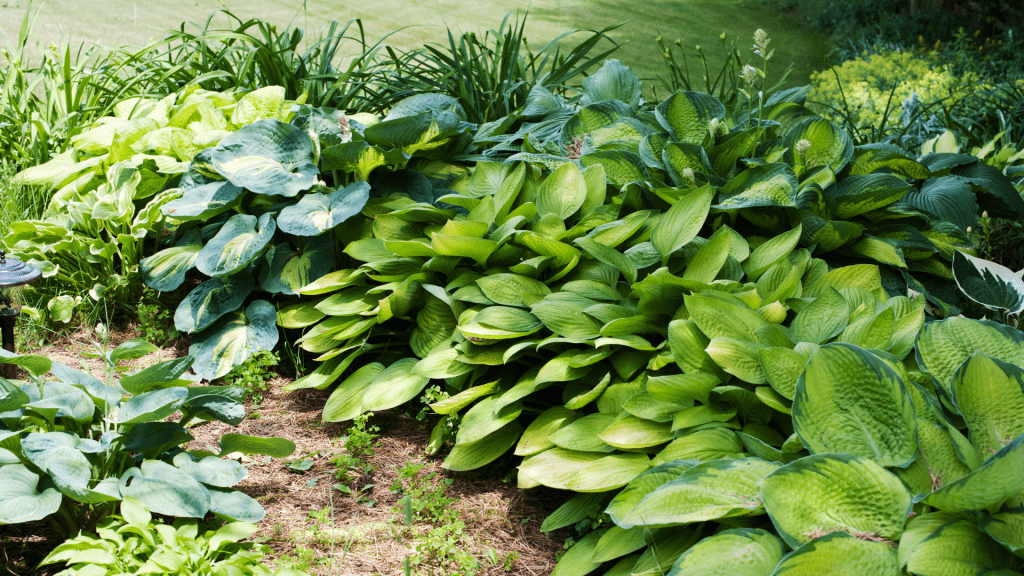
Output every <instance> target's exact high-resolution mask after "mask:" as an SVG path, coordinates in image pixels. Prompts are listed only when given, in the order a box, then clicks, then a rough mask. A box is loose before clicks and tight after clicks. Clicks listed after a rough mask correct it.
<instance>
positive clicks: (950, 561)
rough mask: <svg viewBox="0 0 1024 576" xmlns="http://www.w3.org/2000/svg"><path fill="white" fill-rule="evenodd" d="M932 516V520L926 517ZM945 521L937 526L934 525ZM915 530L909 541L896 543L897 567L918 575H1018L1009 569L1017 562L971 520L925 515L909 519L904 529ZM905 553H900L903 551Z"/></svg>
mask: <svg viewBox="0 0 1024 576" xmlns="http://www.w3.org/2000/svg"><path fill="white" fill-rule="evenodd" d="M930 516H936V517H937V518H936V519H935V520H932V519H931V518H929V517H930ZM943 520H945V522H944V523H941V524H940V525H939V526H937V527H935V526H933V524H937V523H939V522H941V521H943ZM911 530H914V531H915V532H916V531H919V532H920V534H919V535H918V534H914V535H913V536H914V537H913V538H912V539H906V538H905V539H904V540H908V541H906V542H904V541H901V542H900V552H899V555H900V564H903V565H905V566H906V569H907V570H908V571H909V572H910V573H911V574H915V575H919V576H975V575H977V574H999V575H1005V576H1012V575H1015V574H1019V573H1018V572H1015V571H1013V570H1011V569H1010V568H1011V567H1015V566H1017V565H1018V562H1017V559H1016V558H1015V557H1014V556H1013V554H1011V553H1010V552H1009V551H1008V550H1006V549H1005V548H1003V547H1002V546H1000V545H999V543H998V542H996V541H995V540H993V539H991V538H989V536H988V535H987V534H985V533H984V532H982V530H981V529H980V528H979V527H978V525H977V524H976V523H975V522H974V521H971V520H967V519H963V518H957V517H948V516H945V515H940V514H926V515H925V516H923V517H921V519H920V521H918V519H917V518H913V519H912V520H911V522H910V525H909V526H908V531H907V532H908V534H909V533H910V532H911ZM905 548H906V549H907V552H904V549H905Z"/></svg>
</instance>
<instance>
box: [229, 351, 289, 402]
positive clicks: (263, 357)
mask: <svg viewBox="0 0 1024 576" xmlns="http://www.w3.org/2000/svg"><path fill="white" fill-rule="evenodd" d="M280 361H281V357H280V356H278V354H277V352H267V351H265V350H263V351H260V352H257V353H255V354H253V355H252V356H250V357H249V359H248V360H246V361H245V362H244V363H242V365H241V366H238V367H236V368H235V369H234V370H232V371H231V372H230V373H228V375H227V376H225V377H224V382H225V384H228V385H229V386H244V387H245V390H246V392H245V399H246V400H252V403H253V404H254V405H255V406H256V407H259V406H260V405H261V404H263V395H264V394H266V393H267V392H268V391H269V390H270V380H271V379H272V378H273V377H274V374H275V373H274V370H273V368H274V367H275V366H277V364H278V363H279V362H280Z"/></svg>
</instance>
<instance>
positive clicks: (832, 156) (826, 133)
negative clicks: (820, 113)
mask: <svg viewBox="0 0 1024 576" xmlns="http://www.w3.org/2000/svg"><path fill="white" fill-rule="evenodd" d="M800 140H807V141H808V142H810V143H811V146H810V148H808V149H807V151H806V152H804V153H803V154H802V155H796V157H795V158H794V159H793V160H794V163H795V164H798V165H802V166H804V167H805V168H812V167H815V166H828V167H830V168H831V169H832V171H833V172H836V173H838V172H839V171H841V170H842V169H843V168H844V167H845V166H846V164H847V163H849V161H850V158H852V157H853V140H851V139H850V136H849V135H848V134H847V133H846V132H845V131H843V129H841V128H839V127H838V126H836V125H835V124H832V122H830V121H828V120H826V119H824V118H807V119H804V120H801V121H799V122H797V123H796V124H794V125H793V126H792V127H790V128H789V130H787V131H786V135H785V137H783V139H782V145H783V146H784V147H786V148H788V149H790V150H792V149H793V148H794V147H795V146H796V144H797V142H799V141H800Z"/></svg>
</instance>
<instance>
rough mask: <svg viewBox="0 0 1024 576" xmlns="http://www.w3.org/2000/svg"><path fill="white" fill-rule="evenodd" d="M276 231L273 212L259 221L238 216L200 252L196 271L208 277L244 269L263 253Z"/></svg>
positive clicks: (222, 228)
mask: <svg viewBox="0 0 1024 576" xmlns="http://www.w3.org/2000/svg"><path fill="white" fill-rule="evenodd" d="M276 229H277V226H276V225H275V224H274V218H273V216H272V215H271V213H269V212H267V213H264V214H263V215H262V216H260V217H259V219H257V218H256V217H255V216H250V215H248V214H235V215H234V216H232V217H231V218H228V221H227V222H225V223H224V224H223V225H222V226H221V228H220V230H219V231H218V232H217V235H216V236H214V237H213V238H211V239H210V241H209V242H207V243H206V246H204V247H203V249H202V250H200V251H199V255H198V257H197V258H196V268H198V269H199V271H200V272H202V273H203V274H206V275H207V276H223V275H226V274H231V273H233V272H236V271H238V270H241V269H242V268H244V267H245V266H247V265H249V263H250V262H252V261H253V260H255V259H256V258H257V257H258V256H259V255H260V254H261V253H263V250H264V248H265V247H266V246H267V244H268V243H269V242H270V240H271V239H272V238H273V237H274V231H275V230H276Z"/></svg>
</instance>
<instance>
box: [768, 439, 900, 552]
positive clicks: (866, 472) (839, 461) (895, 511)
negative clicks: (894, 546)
mask: <svg viewBox="0 0 1024 576" xmlns="http://www.w3.org/2000/svg"><path fill="white" fill-rule="evenodd" d="M761 497H762V498H763V500H764V507H765V510H766V511H767V512H768V515H769V516H771V519H772V523H774V524H775V528H776V529H778V531H779V535H780V536H782V539H783V540H785V541H786V543H787V544H789V545H790V546H792V547H796V546H799V545H800V544H801V543H803V542H807V541H809V540H813V539H815V538H819V537H821V536H823V535H825V534H828V533H830V532H835V531H843V532H849V533H850V534H854V535H859V536H872V537H874V538H876V539H878V538H883V539H886V540H889V541H896V540H898V539H899V537H900V534H901V533H902V532H903V524H904V522H905V521H906V519H907V515H908V514H909V513H910V507H911V497H910V493H909V492H907V489H906V487H904V485H903V483H902V482H900V480H899V478H897V477H896V476H894V475H893V474H892V473H891V472H889V471H888V470H886V469H885V468H882V467H881V466H879V465H878V464H875V463H874V462H872V461H871V460H868V459H866V458H861V457H859V456H853V455H850V454H820V455H815V456H807V457H805V458H801V459H800V460H797V461H795V462H792V463H790V464H787V465H785V466H783V467H782V468H779V469H778V470H776V471H775V472H773V473H772V474H771V475H769V476H767V477H766V478H765V479H764V480H762V481H761Z"/></svg>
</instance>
